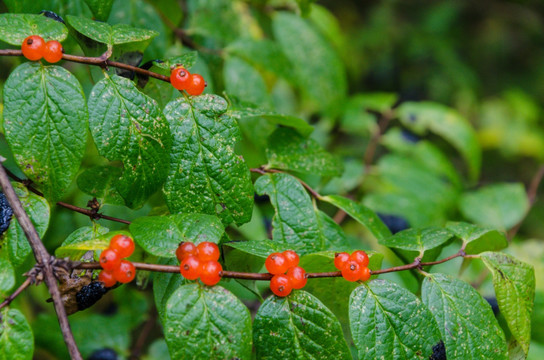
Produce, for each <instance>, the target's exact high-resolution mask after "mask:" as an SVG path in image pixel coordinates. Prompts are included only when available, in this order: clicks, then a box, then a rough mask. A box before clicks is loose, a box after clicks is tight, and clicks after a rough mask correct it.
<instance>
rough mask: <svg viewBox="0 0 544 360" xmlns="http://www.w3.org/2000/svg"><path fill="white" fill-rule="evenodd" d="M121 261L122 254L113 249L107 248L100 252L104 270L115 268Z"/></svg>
mask: <svg viewBox="0 0 544 360" xmlns="http://www.w3.org/2000/svg"><path fill="white" fill-rule="evenodd" d="M120 263H121V256H119V253H118V252H117V251H115V250H112V249H106V250H104V251H102V253H101V254H100V266H102V269H104V270H112V271H113V270H115V269H116V268H117V267H119V264H120Z"/></svg>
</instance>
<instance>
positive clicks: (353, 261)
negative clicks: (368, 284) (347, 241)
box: [334, 250, 371, 281]
mask: <svg viewBox="0 0 544 360" xmlns="http://www.w3.org/2000/svg"><path fill="white" fill-rule="evenodd" d="M368 262H369V259H368V255H367V254H366V252H364V251H362V250H356V251H354V252H353V253H352V254H351V255H350V254H348V253H346V252H341V253H337V254H336V255H335V257H334V266H335V267H336V268H337V269H338V270H340V271H341V272H342V276H343V277H344V279H346V280H347V281H357V280H360V281H367V280H368V279H370V275H371V274H370V269H369V268H368Z"/></svg>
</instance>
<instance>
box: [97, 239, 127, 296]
mask: <svg viewBox="0 0 544 360" xmlns="http://www.w3.org/2000/svg"><path fill="white" fill-rule="evenodd" d="M133 252H134V241H132V239H131V238H129V237H128V236H125V235H115V236H114V237H112V238H111V240H110V246H109V247H108V248H107V249H105V250H104V251H102V253H101V254H100V260H99V261H100V266H102V269H104V270H102V271H101V272H100V274H99V275H98V281H102V282H103V283H104V286H105V287H112V286H113V285H115V284H116V282H117V281H119V282H121V283H129V282H131V281H132V280H134V277H135V276H136V268H135V267H134V265H133V264H132V263H131V262H130V261H128V260H122V259H123V258H126V257H129V256H130V255H132V253H133Z"/></svg>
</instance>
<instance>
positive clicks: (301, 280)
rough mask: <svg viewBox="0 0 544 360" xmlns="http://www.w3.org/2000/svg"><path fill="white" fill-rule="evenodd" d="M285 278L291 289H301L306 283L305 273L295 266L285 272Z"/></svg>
mask: <svg viewBox="0 0 544 360" xmlns="http://www.w3.org/2000/svg"><path fill="white" fill-rule="evenodd" d="M287 277H288V278H289V280H290V281H291V285H292V287H293V289H302V288H303V287H304V286H306V283H307V282H308V278H307V277H306V271H304V269H303V268H301V267H300V266H295V267H292V268H290V269H289V270H287Z"/></svg>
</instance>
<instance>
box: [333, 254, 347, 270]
mask: <svg viewBox="0 0 544 360" xmlns="http://www.w3.org/2000/svg"><path fill="white" fill-rule="evenodd" d="M348 260H349V254H348V253H347V252H341V253H336V255H335V256H334V267H336V268H337V269H338V270H342V269H343V268H344V265H346V263H347V262H348Z"/></svg>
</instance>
